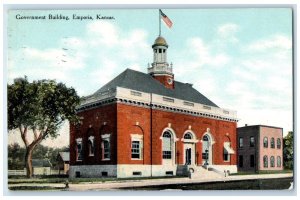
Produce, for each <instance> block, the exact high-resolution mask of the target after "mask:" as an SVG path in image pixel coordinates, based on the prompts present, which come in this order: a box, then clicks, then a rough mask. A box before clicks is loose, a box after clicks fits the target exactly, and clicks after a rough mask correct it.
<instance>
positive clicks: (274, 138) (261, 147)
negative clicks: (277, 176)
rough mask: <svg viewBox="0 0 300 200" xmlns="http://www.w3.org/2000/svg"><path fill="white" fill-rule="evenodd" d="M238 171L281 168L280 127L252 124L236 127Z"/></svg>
mask: <svg viewBox="0 0 300 200" xmlns="http://www.w3.org/2000/svg"><path fill="white" fill-rule="evenodd" d="M237 137H238V138H237V142H238V171H255V172H258V171H264V170H282V169H283V164H282V160H283V157H282V155H283V145H282V144H283V142H282V138H283V132H282V128H279V127H273V126H265V125H254V126H247V125H246V126H244V127H239V128H237Z"/></svg>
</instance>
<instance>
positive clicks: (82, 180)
mask: <svg viewBox="0 0 300 200" xmlns="http://www.w3.org/2000/svg"><path fill="white" fill-rule="evenodd" d="M161 178H168V179H169V178H182V176H163V177H135V178H109V177H108V178H72V179H68V178H31V179H28V178H24V177H23V178H22V179H19V178H17V179H12V178H10V179H8V184H21V183H65V182H66V181H67V180H68V182H69V183H72V184H79V183H104V182H107V181H137V180H147V179H161Z"/></svg>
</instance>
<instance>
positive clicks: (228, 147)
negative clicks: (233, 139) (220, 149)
mask: <svg viewBox="0 0 300 200" xmlns="http://www.w3.org/2000/svg"><path fill="white" fill-rule="evenodd" d="M224 150H225V151H227V153H228V154H234V150H233V149H232V148H231V147H230V142H224Z"/></svg>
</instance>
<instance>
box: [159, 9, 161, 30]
mask: <svg viewBox="0 0 300 200" xmlns="http://www.w3.org/2000/svg"><path fill="white" fill-rule="evenodd" d="M158 23H159V36H160V35H161V20H160V9H158Z"/></svg>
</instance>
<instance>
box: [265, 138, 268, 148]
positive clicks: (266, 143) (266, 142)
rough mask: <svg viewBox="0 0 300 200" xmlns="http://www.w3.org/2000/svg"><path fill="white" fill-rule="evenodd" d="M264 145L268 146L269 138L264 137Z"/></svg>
mask: <svg viewBox="0 0 300 200" xmlns="http://www.w3.org/2000/svg"><path fill="white" fill-rule="evenodd" d="M264 147H265V148H268V138H267V137H264Z"/></svg>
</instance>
